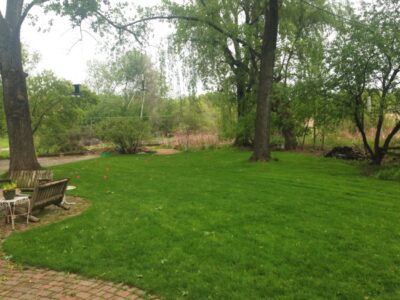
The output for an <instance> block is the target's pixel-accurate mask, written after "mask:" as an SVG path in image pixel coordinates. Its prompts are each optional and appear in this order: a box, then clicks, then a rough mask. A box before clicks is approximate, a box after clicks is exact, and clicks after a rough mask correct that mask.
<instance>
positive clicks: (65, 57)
mask: <svg viewBox="0 0 400 300" xmlns="http://www.w3.org/2000/svg"><path fill="white" fill-rule="evenodd" d="M131 1H132V2H133V3H134V4H136V5H141V6H152V5H157V4H160V2H161V1H160V0H131ZM336 1H344V0H336ZM359 1H360V0H354V1H353V3H354V2H359ZM5 4H6V0H0V10H1V11H2V12H4V9H5ZM33 13H35V10H33ZM36 13H38V16H39V23H38V24H37V25H36V26H35V27H34V26H31V25H30V24H29V22H25V23H24V25H23V28H22V35H21V37H22V42H23V43H24V44H26V45H27V46H28V49H29V51H30V52H33V51H36V52H38V53H40V55H41V58H42V59H41V62H40V64H39V65H38V71H40V70H43V69H47V70H52V71H54V72H55V73H56V74H57V76H59V77H61V78H64V79H67V80H70V81H72V82H73V83H83V82H85V79H86V73H87V62H88V61H89V60H93V59H99V60H104V59H106V57H105V55H104V53H101V52H100V51H99V44H98V42H97V41H96V40H95V39H94V38H93V37H92V36H91V35H90V34H85V33H84V36H83V40H82V41H81V42H79V43H77V44H76V42H77V41H78V40H80V32H79V30H78V29H72V28H71V26H70V24H69V21H68V19H61V18H60V17H55V18H54V20H55V22H54V25H53V26H52V27H51V30H50V32H45V33H42V32H38V26H40V25H41V26H43V27H45V28H46V27H48V26H46V24H47V23H48V21H49V19H50V18H51V16H46V15H44V14H43V13H42V12H41V11H40V10H36ZM27 21H28V20H27ZM153 25H154V29H155V30H154V37H152V38H151V39H150V44H151V45H152V46H150V47H147V48H146V49H144V50H145V51H146V52H147V53H149V54H150V55H151V56H152V57H153V58H154V59H156V58H157V53H158V50H157V47H158V45H159V44H160V43H163V42H164V43H165V38H166V37H167V36H168V34H170V33H171V32H172V29H171V28H170V27H169V26H168V25H167V24H166V23H158V22H154V23H153ZM74 44H76V45H75V46H73V45H74ZM175 89H176V87H175ZM178 89H179V90H178V91H175V93H177V94H182V92H183V91H182V89H184V87H180V86H179V87H178ZM183 93H184V92H183Z"/></svg>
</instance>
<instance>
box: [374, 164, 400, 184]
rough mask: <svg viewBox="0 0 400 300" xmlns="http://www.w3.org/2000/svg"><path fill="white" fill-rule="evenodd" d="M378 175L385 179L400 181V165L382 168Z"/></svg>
mask: <svg viewBox="0 0 400 300" xmlns="http://www.w3.org/2000/svg"><path fill="white" fill-rule="evenodd" d="M376 177H377V178H379V179H384V180H395V181H399V182H400V166H392V167H386V168H382V169H380V170H379V171H378V172H377V174H376Z"/></svg>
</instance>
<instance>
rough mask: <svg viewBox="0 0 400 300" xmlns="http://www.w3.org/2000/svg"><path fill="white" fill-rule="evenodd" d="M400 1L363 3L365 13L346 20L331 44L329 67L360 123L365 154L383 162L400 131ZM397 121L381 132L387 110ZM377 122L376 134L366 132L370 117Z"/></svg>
mask: <svg viewBox="0 0 400 300" xmlns="http://www.w3.org/2000/svg"><path fill="white" fill-rule="evenodd" d="M399 11H400V3H399V2H398V1H397V0H379V1H376V3H374V4H372V5H366V6H365V7H364V14H363V15H361V16H357V15H353V16H351V17H352V20H351V22H348V23H345V24H343V26H342V28H341V31H340V34H339V37H338V38H337V39H336V42H335V43H334V45H333V47H332V49H331V54H330V57H331V67H332V69H334V71H335V74H336V83H337V85H338V87H339V88H340V89H341V90H342V91H344V92H345V93H346V100H347V101H346V102H345V105H346V106H347V107H348V108H351V114H352V117H353V120H354V122H355V125H356V126H357V128H358V130H359V132H360V134H361V137H362V141H363V144H364V147H365V150H366V152H367V154H368V155H369V156H370V158H371V161H372V162H373V164H376V165H380V164H381V163H382V161H383V159H384V157H385V155H386V154H387V152H388V150H389V147H390V144H391V142H392V140H393V138H394V137H395V136H396V135H397V134H398V132H400V115H399V112H398V107H399V106H400V102H399V99H398V98H396V96H395V93H396V91H397V88H398V86H399V83H400V36H399V31H398V28H399V26H400V15H399ZM390 114H392V115H393V116H394V126H393V127H392V128H390V130H389V132H388V133H387V134H384V133H383V129H384V126H385V123H387V120H388V115H390ZM367 119H368V120H369V121H370V122H371V123H374V126H375V132H374V137H373V140H372V141H371V140H370V139H369V138H368V135H367V133H368V132H367V131H368V127H367V126H368V125H367V122H366V120H367Z"/></svg>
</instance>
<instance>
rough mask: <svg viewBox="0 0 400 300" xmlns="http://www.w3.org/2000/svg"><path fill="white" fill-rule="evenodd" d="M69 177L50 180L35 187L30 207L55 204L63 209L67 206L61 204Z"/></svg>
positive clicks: (35, 207)
mask: <svg viewBox="0 0 400 300" xmlns="http://www.w3.org/2000/svg"><path fill="white" fill-rule="evenodd" d="M68 181H69V179H62V180H57V181H51V182H48V183H44V184H39V185H37V186H36V187H35V189H34V190H33V193H32V197H31V207H32V209H43V208H45V207H46V206H49V205H57V206H59V207H61V208H63V209H66V210H68V209H69V208H68V207H66V206H65V205H63V204H62V202H63V199H64V196H65V191H66V190H67V185H68Z"/></svg>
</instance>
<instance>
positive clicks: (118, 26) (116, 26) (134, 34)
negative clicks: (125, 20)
mask: <svg viewBox="0 0 400 300" xmlns="http://www.w3.org/2000/svg"><path fill="white" fill-rule="evenodd" d="M95 14H96V15H98V16H99V17H100V18H102V19H103V20H105V21H106V22H107V23H108V24H110V25H111V26H113V27H114V28H116V29H118V30H119V31H126V32H128V33H130V34H132V35H133V37H134V38H135V40H136V42H138V43H139V44H140V45H142V44H143V43H142V42H141V41H140V39H139V37H138V36H137V34H136V33H135V32H134V31H132V30H130V29H128V28H127V27H126V26H125V25H120V24H117V23H115V22H114V21H112V20H110V19H109V18H107V17H106V16H105V15H104V14H103V13H102V12H100V11H95Z"/></svg>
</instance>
